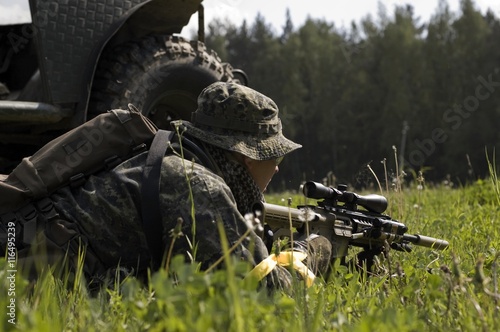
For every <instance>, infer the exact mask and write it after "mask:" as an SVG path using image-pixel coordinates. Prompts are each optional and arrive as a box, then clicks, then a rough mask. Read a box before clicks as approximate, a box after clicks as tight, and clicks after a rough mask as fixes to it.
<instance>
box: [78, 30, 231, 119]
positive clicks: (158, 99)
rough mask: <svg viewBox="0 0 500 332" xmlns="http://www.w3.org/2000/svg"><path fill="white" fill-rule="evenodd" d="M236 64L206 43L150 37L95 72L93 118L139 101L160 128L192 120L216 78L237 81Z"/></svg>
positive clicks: (106, 59) (114, 54) (121, 49)
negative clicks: (223, 59) (224, 59)
mask: <svg viewBox="0 0 500 332" xmlns="http://www.w3.org/2000/svg"><path fill="white" fill-rule="evenodd" d="M232 80H233V74H232V67H231V66H230V65H229V64H226V63H222V62H221V60H220V58H219V57H218V56H217V54H216V53H215V52H214V51H208V50H207V48H206V47H205V45H204V44H203V43H202V42H198V41H191V42H189V41H186V40H184V39H183V38H182V37H177V36H148V37H146V38H144V39H142V40H140V41H138V42H133V43H127V44H125V45H121V46H118V47H116V48H114V49H113V50H111V51H108V52H107V53H106V54H104V55H103V57H102V59H101V61H100V63H99V66H98V68H97V70H96V73H95V76H94V82H93V85H92V93H91V97H90V102H89V108H88V112H87V119H90V118H92V117H94V116H96V115H98V114H100V113H103V112H106V111H107V110H110V109H115V108H126V107H127V104H128V103H132V104H134V105H135V106H136V107H137V108H139V109H140V110H141V111H142V112H143V114H145V115H147V116H148V117H149V118H151V119H152V120H153V122H154V123H155V124H156V125H157V126H158V127H159V128H168V126H169V123H170V121H171V120H174V119H185V120H190V119H191V113H192V112H194V111H195V110H196V106H197V97H198V95H199V93H200V92H201V91H202V90H203V89H204V88H205V87H207V86H208V85H210V84H211V83H213V82H216V81H232Z"/></svg>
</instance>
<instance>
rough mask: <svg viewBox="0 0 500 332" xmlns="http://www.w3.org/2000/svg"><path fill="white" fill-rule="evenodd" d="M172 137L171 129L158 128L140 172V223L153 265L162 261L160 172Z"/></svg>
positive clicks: (156, 265)
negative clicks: (141, 172)
mask: <svg viewBox="0 0 500 332" xmlns="http://www.w3.org/2000/svg"><path fill="white" fill-rule="evenodd" d="M173 137H174V132H173V131H167V130H158V132H157V133H156V135H155V137H154V139H153V142H152V143H151V147H150V148H149V152H148V157H147V159H146V165H145V167H144V171H143V174H142V189H141V196H142V204H141V210H142V223H143V228H144V234H145V235H146V241H147V243H148V248H149V252H150V253H151V257H152V261H153V267H154V268H155V269H156V268H158V267H159V266H160V264H161V263H162V261H163V253H164V249H165V247H164V245H163V241H162V235H163V223H162V217H161V210H160V173H161V165H162V161H163V157H164V156H165V153H166V151H167V148H168V146H169V144H168V142H170V141H171V140H172V138H173Z"/></svg>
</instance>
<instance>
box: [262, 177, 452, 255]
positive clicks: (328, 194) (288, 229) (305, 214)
mask: <svg viewBox="0 0 500 332" xmlns="http://www.w3.org/2000/svg"><path fill="white" fill-rule="evenodd" d="M303 194H304V196H306V197H308V198H313V199H317V200H321V201H318V202H317V206H314V205H303V206H298V207H297V208H291V207H285V206H280V205H275V204H268V203H262V202H260V203H256V204H255V205H254V206H253V211H254V213H255V214H256V216H258V218H260V219H261V220H262V221H263V223H264V225H265V229H266V230H267V233H266V235H267V236H268V237H269V238H272V241H274V240H276V239H277V238H282V237H289V238H290V237H291V236H292V232H293V229H296V231H297V233H298V234H297V235H298V237H297V236H295V238H296V239H298V240H300V239H304V238H306V237H307V236H308V235H309V234H318V235H322V236H324V237H326V238H328V239H329V240H330V242H331V243H332V246H333V248H332V249H333V250H332V258H345V257H346V255H347V250H348V248H349V246H356V247H361V248H363V249H364V251H365V252H371V253H372V255H371V258H373V255H374V254H378V253H381V252H382V250H383V248H384V247H385V243H386V242H387V243H388V244H389V245H390V247H391V248H392V249H395V250H398V251H404V252H410V251H411V250H412V247H411V244H415V245H418V246H424V247H428V248H432V249H437V250H444V249H446V248H447V247H448V245H449V244H448V242H447V241H446V240H442V239H437V238H433V237H429V236H424V235H418V234H414V235H410V234H406V232H407V231H408V227H407V226H406V225H405V224H403V223H401V222H400V221H397V220H394V219H392V218H391V217H389V216H388V215H386V214H383V212H384V211H385V210H386V209H387V199H386V198H385V197H384V196H381V195H375V194H370V195H365V196H362V195H358V194H356V193H354V192H350V191H347V186H345V185H339V186H338V187H337V188H332V187H326V186H323V185H321V184H319V183H316V182H313V181H309V182H306V183H305V184H304V186H303ZM358 207H362V208H363V209H359V208H358ZM268 247H269V243H268ZM368 256H370V255H368Z"/></svg>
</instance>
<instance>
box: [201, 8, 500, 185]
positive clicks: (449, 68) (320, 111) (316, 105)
mask: <svg viewBox="0 0 500 332" xmlns="http://www.w3.org/2000/svg"><path fill="white" fill-rule="evenodd" d="M263 10H264V9H263ZM284 15H285V16H286V17H287V23H286V24H285V26H284V27H283V29H282V31H280V32H278V33H277V32H276V31H274V30H273V28H272V26H271V25H270V24H268V23H267V22H266V21H265V19H264V18H263V17H262V16H261V15H258V16H257V17H256V18H255V21H254V22H253V23H251V24H248V23H247V22H243V23H242V24H241V26H235V25H234V24H232V23H230V22H229V21H228V20H216V21H213V22H211V23H210V24H209V28H208V31H207V33H206V34H207V36H206V44H207V46H208V47H209V48H212V49H214V50H215V51H216V52H217V53H218V54H219V56H220V57H221V59H222V60H223V61H226V62H229V63H231V65H233V67H236V68H241V69H243V70H244V71H245V72H246V74H247V75H248V78H249V86H251V87H253V88H255V89H257V90H258V91H261V92H263V93H265V94H267V95H268V96H270V97H271V98H273V99H274V100H275V101H276V103H277V104H278V106H279V108H280V112H281V114H282V115H281V116H282V121H283V124H284V133H285V135H286V136H288V137H290V138H291V139H293V140H294V141H296V142H299V143H301V144H302V145H303V148H302V149H300V150H298V151H297V152H294V153H292V154H290V155H289V156H288V157H287V158H286V159H285V162H284V163H283V164H282V166H281V167H280V172H279V174H278V175H277V176H276V178H275V180H274V181H273V186H272V187H271V190H277V191H279V190H284V189H297V188H298V185H299V183H300V182H301V181H304V180H315V181H323V179H325V178H328V179H330V180H332V181H333V182H334V183H347V184H349V185H350V186H351V188H352V187H356V188H360V187H366V186H368V185H372V184H373V183H375V178H374V176H373V173H375V174H376V175H377V176H378V177H379V179H380V181H381V182H382V185H384V182H383V181H384V180H385V174H388V175H389V176H388V179H389V181H390V179H391V178H394V177H395V176H396V175H397V174H400V173H399V172H397V170H399V169H403V170H404V171H405V173H406V174H407V175H406V176H405V179H407V180H411V179H414V178H415V177H416V176H417V175H418V173H419V171H423V174H424V177H425V179H426V181H428V182H430V181H432V182H440V181H444V180H449V181H452V182H454V183H466V182H468V181H472V180H474V179H477V178H478V177H485V176H487V175H488V166H487V165H488V162H487V160H489V161H490V162H491V161H492V160H493V157H494V156H493V154H494V148H495V146H496V147H497V148H500V144H499V143H500V132H499V126H500V22H499V19H498V17H496V16H495V14H494V13H493V12H491V11H488V12H487V13H485V14H482V13H481V12H480V11H479V10H478V9H476V7H475V4H474V2H473V1H471V0H462V1H461V8H460V12H458V13H455V12H451V11H450V9H449V6H448V4H447V2H446V1H440V2H439V6H438V8H437V9H436V12H435V13H434V14H433V16H432V17H431V18H430V19H429V21H428V22H422V21H421V19H420V18H418V17H416V16H415V15H414V12H413V8H412V7H411V6H399V7H396V8H395V10H394V12H393V13H391V14H390V15H389V14H387V11H384V10H383V8H382V7H381V9H380V11H379V13H378V17H376V18H373V17H370V16H367V17H365V18H364V19H363V20H361V21H360V22H352V23H351V26H349V27H348V28H345V27H337V26H335V25H334V24H333V23H331V22H327V21H324V20H316V19H308V20H307V21H306V22H305V23H304V24H303V26H301V27H297V28H296V27H294V26H293V24H292V22H291V20H290V13H289V12H287V13H284ZM386 171H387V172H386Z"/></svg>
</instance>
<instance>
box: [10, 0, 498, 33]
mask: <svg viewBox="0 0 500 332" xmlns="http://www.w3.org/2000/svg"><path fill="white" fill-rule="evenodd" d="M161 1H165V0H161ZM447 3H448V5H449V6H450V9H451V11H453V12H456V13H459V8H460V7H459V3H460V0H447ZM474 3H475V5H476V8H477V9H479V10H480V11H481V12H482V13H483V14H484V13H485V12H486V10H487V9H488V8H489V9H491V10H492V11H493V13H494V14H495V16H497V17H500V1H499V0H474ZM325 4H326V5H325ZM379 4H382V5H383V6H384V7H385V8H386V10H387V13H388V14H389V16H391V15H392V14H393V12H394V8H395V6H396V5H399V6H403V5H405V4H411V5H412V6H413V8H414V12H415V15H416V16H417V17H418V16H420V17H421V22H425V21H428V20H429V18H430V17H431V15H432V14H433V13H434V12H435V11H436V8H437V6H438V0H347V1H339V0H204V1H203V5H204V7H205V23H206V24H208V23H209V22H210V21H212V20H213V19H214V18H220V19H224V18H229V20H230V21H233V22H234V23H235V24H236V25H237V26H239V25H240V23H241V22H242V21H243V20H247V22H248V23H249V24H251V23H253V22H254V21H255V17H256V16H257V14H258V13H260V14H261V15H262V16H263V17H264V19H265V21H266V22H267V23H268V24H271V25H272V26H273V28H274V29H275V32H276V33H280V32H281V30H282V27H283V26H284V24H285V17H286V16H285V15H286V10H287V9H289V10H290V15H291V18H292V22H293V24H294V26H295V27H296V28H298V27H300V26H302V25H303V23H304V22H305V20H306V19H307V17H310V18H314V19H324V20H325V21H327V22H331V23H334V24H335V26H336V27H338V28H340V27H349V26H350V23H351V22H352V21H355V22H359V21H360V20H361V19H362V18H364V17H366V16H367V15H369V14H370V15H372V17H373V18H377V17H378V14H377V13H378V8H379ZM25 22H30V13H29V5H28V0H0V24H9V23H25ZM196 29H197V17H196V15H193V17H192V18H191V21H190V23H189V25H188V26H187V27H186V28H184V30H183V31H182V34H183V35H185V36H186V37H189V36H191V35H192V34H193V32H194V31H196Z"/></svg>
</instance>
